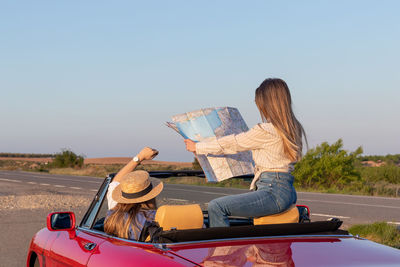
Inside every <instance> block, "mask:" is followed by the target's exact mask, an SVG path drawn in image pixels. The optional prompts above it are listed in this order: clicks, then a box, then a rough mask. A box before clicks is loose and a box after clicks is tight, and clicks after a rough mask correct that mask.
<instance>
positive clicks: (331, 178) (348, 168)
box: [293, 139, 362, 189]
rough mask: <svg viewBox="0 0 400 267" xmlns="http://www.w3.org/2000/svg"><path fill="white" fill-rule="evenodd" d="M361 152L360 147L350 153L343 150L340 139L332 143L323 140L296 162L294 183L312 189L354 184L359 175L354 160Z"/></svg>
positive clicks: (338, 187)
mask: <svg viewBox="0 0 400 267" xmlns="http://www.w3.org/2000/svg"><path fill="white" fill-rule="evenodd" d="M361 153H362V148H361V147H359V148H357V150H356V151H354V152H351V153H349V152H347V151H346V150H344V149H343V142H342V139H339V140H338V141H336V142H335V143H334V144H332V145H329V144H328V143H327V142H324V143H322V144H321V145H319V146H317V147H316V148H314V149H310V150H309V151H308V152H307V154H306V155H305V156H304V157H303V158H302V160H301V161H299V162H298V163H297V164H296V167H295V171H294V173H293V174H294V176H295V177H296V179H295V181H296V185H297V186H300V187H302V188H313V189H328V188H336V189H343V188H344V187H345V186H348V185H350V184H353V186H356V185H357V184H358V183H359V182H360V179H361V176H360V172H359V170H357V169H356V168H355V165H354V162H355V160H356V158H357V156H359V155H360V154H361Z"/></svg>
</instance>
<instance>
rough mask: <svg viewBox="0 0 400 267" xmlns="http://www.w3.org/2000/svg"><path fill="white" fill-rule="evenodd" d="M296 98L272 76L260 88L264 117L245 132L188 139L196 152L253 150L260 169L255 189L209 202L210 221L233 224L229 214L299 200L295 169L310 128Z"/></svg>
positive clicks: (275, 209) (272, 209)
mask: <svg viewBox="0 0 400 267" xmlns="http://www.w3.org/2000/svg"><path fill="white" fill-rule="evenodd" d="M291 102H292V101H291V96H290V91H289V88H288V86H287V85H286V83H285V81H283V80H281V79H275V78H274V79H272V78H271V79H266V80H265V81H263V82H262V83H261V85H260V86H259V87H258V88H257V89H256V93H255V103H256V105H257V108H258V110H259V111H260V114H261V118H262V121H263V123H259V124H257V125H255V126H254V127H253V128H251V129H250V130H248V131H247V132H243V133H240V134H233V135H228V136H224V137H221V138H214V139H211V140H206V141H202V142H197V143H196V142H194V141H192V140H190V139H186V140H185V143H186V149H187V150H188V151H191V152H194V153H196V154H206V155H207V154H212V155H222V154H236V153H238V152H242V151H251V152H252V154H253V160H254V163H255V170H254V179H253V181H252V183H251V186H250V189H251V190H254V191H252V192H249V193H244V194H239V195H232V196H225V197H221V198H217V199H214V200H212V201H211V202H210V203H209V204H208V214H209V220H210V227H221V226H229V220H228V216H241V217H261V216H266V215H271V214H276V213H281V212H283V211H285V210H287V209H288V208H289V207H290V206H291V205H293V204H295V203H296V200H297V194H296V190H295V189H294V187H293V180H294V177H293V176H292V175H291V172H292V171H293V170H294V164H295V163H296V162H297V161H298V160H300V158H301V151H302V136H304V138H305V132H304V129H303V127H302V125H301V124H300V122H299V121H298V120H297V119H296V117H295V115H294V113H293V111H292V106H291Z"/></svg>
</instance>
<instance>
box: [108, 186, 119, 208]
mask: <svg viewBox="0 0 400 267" xmlns="http://www.w3.org/2000/svg"><path fill="white" fill-rule="evenodd" d="M118 185H119V182H111V183H110V184H109V185H108V191H107V202H108V209H109V210H111V209H113V208H114V207H115V206H116V205H117V204H118V202H117V201H114V200H113V199H112V193H113V191H114V189H115V188H116V187H117V186H118Z"/></svg>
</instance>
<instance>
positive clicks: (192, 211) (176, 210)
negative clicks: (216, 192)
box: [155, 204, 204, 231]
mask: <svg viewBox="0 0 400 267" xmlns="http://www.w3.org/2000/svg"><path fill="white" fill-rule="evenodd" d="M155 221H156V222H158V224H159V225H160V226H161V227H162V228H163V230H164V231H168V230H171V228H172V229H174V228H175V229H177V230H185V229H199V228H202V227H203V221H204V220H203V212H202V211H201V208H200V205H199V204H192V205H164V206H161V207H159V208H158V209H157V212H156V217H155Z"/></svg>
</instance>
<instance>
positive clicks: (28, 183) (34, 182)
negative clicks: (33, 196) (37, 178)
mask: <svg viewBox="0 0 400 267" xmlns="http://www.w3.org/2000/svg"><path fill="white" fill-rule="evenodd" d="M27 183H28V184H37V183H36V182H27Z"/></svg>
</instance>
